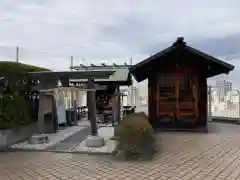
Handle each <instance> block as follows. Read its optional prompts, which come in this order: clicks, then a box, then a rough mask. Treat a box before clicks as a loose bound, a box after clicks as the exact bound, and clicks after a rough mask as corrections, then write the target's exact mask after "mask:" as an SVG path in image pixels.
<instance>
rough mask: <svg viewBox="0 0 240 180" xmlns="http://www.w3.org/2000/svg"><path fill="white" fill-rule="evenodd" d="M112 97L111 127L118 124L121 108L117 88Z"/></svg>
mask: <svg viewBox="0 0 240 180" xmlns="http://www.w3.org/2000/svg"><path fill="white" fill-rule="evenodd" d="M113 96H114V97H113V98H112V114H113V123H112V124H113V125H114V124H115V123H117V124H119V123H120V119H121V117H120V116H121V112H120V109H121V106H120V93H119V88H116V89H115V92H114V95H113Z"/></svg>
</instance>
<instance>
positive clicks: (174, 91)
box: [130, 38, 234, 129]
mask: <svg viewBox="0 0 240 180" xmlns="http://www.w3.org/2000/svg"><path fill="white" fill-rule="evenodd" d="M233 69H234V66H232V65H230V64H228V63H226V62H223V61H221V60H219V59H217V58H214V57H212V56H210V55H207V54H205V53H203V52H200V51H199V50H197V49H194V48H192V47H190V46H188V45H186V43H185V42H184V39H183V38H178V39H177V41H176V42H174V43H173V44H172V46H170V47H168V48H166V49H164V50H163V51H161V52H159V53H157V54H155V55H153V56H151V57H149V58H147V59H146V60H143V61H142V62H140V63H138V64H136V65H134V66H132V67H131V69H130V70H131V73H132V74H133V76H134V77H135V79H136V80H137V81H138V82H141V81H143V80H145V79H148V115H149V121H150V123H151V124H152V126H153V127H154V128H164V129H169V128H170V129H179V128H184V129H192V128H200V127H203V128H204V129H205V128H206V125H207V116H208V110H207V104H208V103H207V101H208V100H207V99H208V98H207V92H208V90H207V78H210V77H213V76H216V75H219V74H223V73H225V74H228V73H229V72H230V71H232V70H233Z"/></svg>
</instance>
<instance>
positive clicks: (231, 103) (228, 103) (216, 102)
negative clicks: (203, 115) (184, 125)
mask: <svg viewBox="0 0 240 180" xmlns="http://www.w3.org/2000/svg"><path fill="white" fill-rule="evenodd" d="M239 108H240V91H239V89H230V90H226V89H224V87H220V86H212V87H209V88H208V112H209V114H208V115H209V116H210V117H212V118H234V119H238V118H240V110H239Z"/></svg>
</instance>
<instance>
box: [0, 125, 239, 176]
mask: <svg viewBox="0 0 240 180" xmlns="http://www.w3.org/2000/svg"><path fill="white" fill-rule="evenodd" d="M239 128H240V126H238V127H236V126H232V125H216V124H211V125H210V130H211V133H209V134H203V133H173V132H166V133H161V134H158V139H159V153H158V154H157V155H156V157H155V159H154V160H153V161H149V162H120V161H116V160H114V159H113V158H112V157H109V156H87V155H78V154H64V153H62V154H57V153H47V152H46V153H44V152H41V153H40V152H35V153H33V152H32V153H31V152H15V153H1V154H0V179H3V180H8V179H12V180H18V179H19V180H20V179H21V180H22V179H26V180H31V179H34V180H36V179H37V180H40V179H45V180H47V179H48V180H54V179H55V180H57V179H62V180H64V179H66V180H86V179H89V180H93V179H94V180H96V179H102V180H107V179H114V180H118V179H121V180H123V179H126V180H131V179H132V180H133V179H137V180H143V179H145V180H147V179H149V180H153V179H158V180H167V179H168V180H176V179H181V180H189V179H192V180H200V179H204V180H212V179H215V180H224V179H226V180H236V179H240V131H239Z"/></svg>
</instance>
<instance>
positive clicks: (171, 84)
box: [159, 74, 176, 97]
mask: <svg viewBox="0 0 240 180" xmlns="http://www.w3.org/2000/svg"><path fill="white" fill-rule="evenodd" d="M175 80H176V78H175V75H174V74H162V75H161V76H160V78H159V94H160V96H162V97H169V96H175V83H176V82H175Z"/></svg>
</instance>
